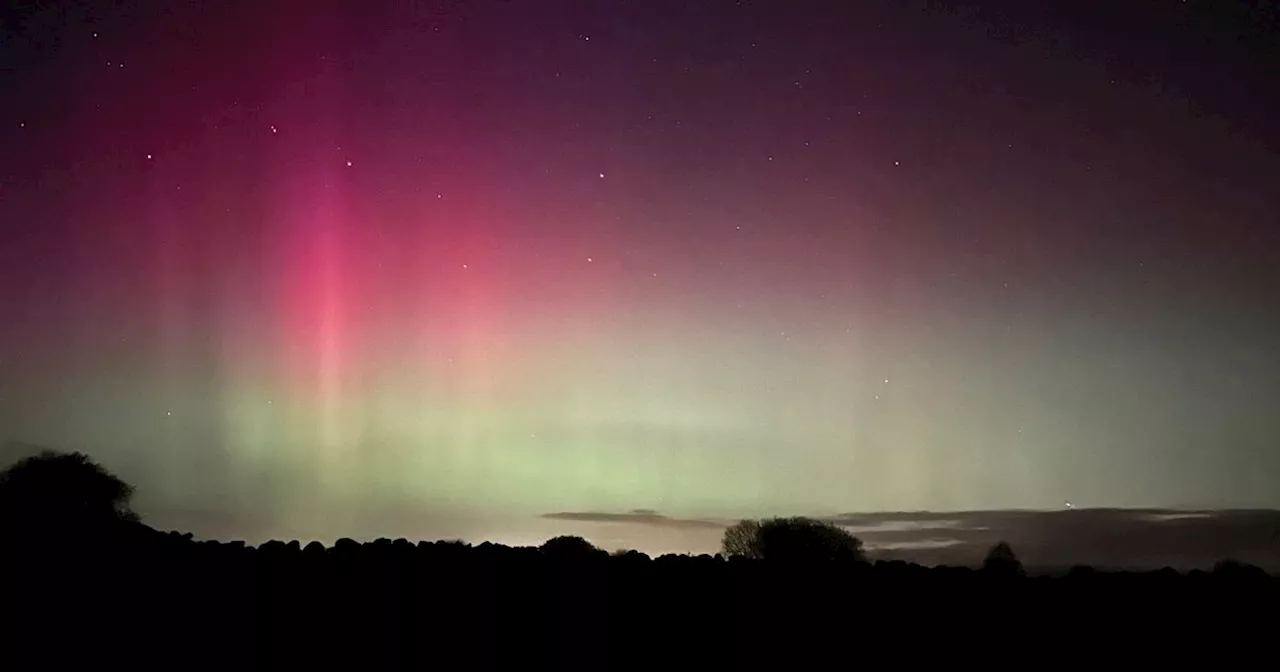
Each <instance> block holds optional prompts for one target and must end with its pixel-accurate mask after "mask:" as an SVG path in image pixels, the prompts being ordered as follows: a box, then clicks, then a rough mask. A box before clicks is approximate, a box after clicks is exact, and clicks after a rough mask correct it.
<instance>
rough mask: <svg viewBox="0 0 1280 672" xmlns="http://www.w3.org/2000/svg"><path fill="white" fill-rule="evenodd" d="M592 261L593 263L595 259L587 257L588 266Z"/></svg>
mask: <svg viewBox="0 0 1280 672" xmlns="http://www.w3.org/2000/svg"><path fill="white" fill-rule="evenodd" d="M593 261H595V259H592V258H591V257H587V263H588V264H589V263H591V262H593Z"/></svg>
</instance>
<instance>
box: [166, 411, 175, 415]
mask: <svg viewBox="0 0 1280 672" xmlns="http://www.w3.org/2000/svg"><path fill="white" fill-rule="evenodd" d="M164 414H165V415H173V411H165V412H164Z"/></svg>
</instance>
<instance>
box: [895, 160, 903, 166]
mask: <svg viewBox="0 0 1280 672" xmlns="http://www.w3.org/2000/svg"><path fill="white" fill-rule="evenodd" d="M893 165H895V166H901V165H902V163H901V162H898V161H894V162H893Z"/></svg>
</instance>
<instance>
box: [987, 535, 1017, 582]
mask: <svg viewBox="0 0 1280 672" xmlns="http://www.w3.org/2000/svg"><path fill="white" fill-rule="evenodd" d="M982 569H984V570H986V571H988V572H992V573H996V574H1002V575H1008V576H1021V575H1022V574H1023V573H1024V572H1023V569H1022V561H1021V560H1019V559H1018V556H1017V555H1016V554H1015V553H1014V552H1013V547H1012V546H1010V545H1009V544H1008V543H1006V542H1003V541H1002V542H1000V543H998V544H996V545H995V546H992V547H991V550H989V551H987V557H986V558H985V559H984V560H983V561H982Z"/></svg>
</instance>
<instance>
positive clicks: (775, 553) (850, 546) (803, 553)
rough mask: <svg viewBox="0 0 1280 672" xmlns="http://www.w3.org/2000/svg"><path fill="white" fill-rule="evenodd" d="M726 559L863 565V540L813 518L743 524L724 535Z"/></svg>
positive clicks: (722, 543)
mask: <svg viewBox="0 0 1280 672" xmlns="http://www.w3.org/2000/svg"><path fill="white" fill-rule="evenodd" d="M720 546H721V549H722V550H723V552H724V554H725V555H731V556H732V555H736V556H742V557H747V558H756V559H764V560H782V561H802V562H807V561H846V562H850V561H863V560H865V559H866V556H865V554H864V552H863V549H862V540H861V539H859V538H857V537H855V536H853V535H852V534H850V533H849V532H848V531H847V530H845V529H844V528H841V527H838V526H836V525H834V524H832V523H828V522H825V521H821V520H814V519H812V518H803V517H795V518H770V519H767V520H743V521H740V522H738V523H737V524H735V525H732V526H730V527H729V528H728V529H726V530H725V531H724V536H723V537H722V538H721V541H720Z"/></svg>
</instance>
